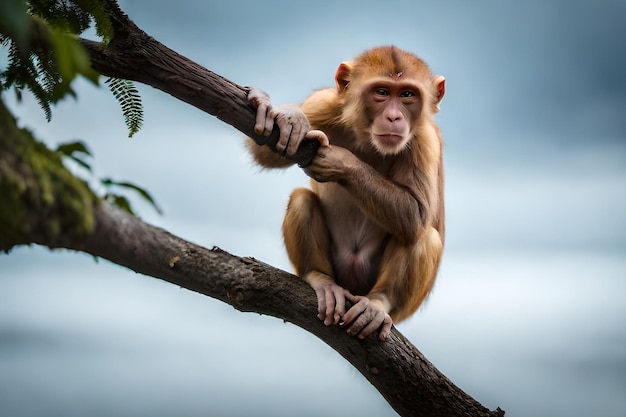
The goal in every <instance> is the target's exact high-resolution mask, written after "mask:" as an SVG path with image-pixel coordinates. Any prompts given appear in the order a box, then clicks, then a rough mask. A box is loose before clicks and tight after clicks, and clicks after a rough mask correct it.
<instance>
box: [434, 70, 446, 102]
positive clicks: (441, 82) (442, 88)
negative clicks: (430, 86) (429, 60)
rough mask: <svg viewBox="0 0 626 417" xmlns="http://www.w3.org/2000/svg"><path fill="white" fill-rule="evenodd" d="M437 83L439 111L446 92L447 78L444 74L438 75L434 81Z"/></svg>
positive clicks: (436, 93) (436, 97)
mask: <svg viewBox="0 0 626 417" xmlns="http://www.w3.org/2000/svg"><path fill="white" fill-rule="evenodd" d="M433 83H434V84H435V90H436V92H435V111H439V103H441V99H443V95H444V94H445V93H446V78H445V77H444V76H443V75H438V76H436V77H435V80H434V81H433Z"/></svg>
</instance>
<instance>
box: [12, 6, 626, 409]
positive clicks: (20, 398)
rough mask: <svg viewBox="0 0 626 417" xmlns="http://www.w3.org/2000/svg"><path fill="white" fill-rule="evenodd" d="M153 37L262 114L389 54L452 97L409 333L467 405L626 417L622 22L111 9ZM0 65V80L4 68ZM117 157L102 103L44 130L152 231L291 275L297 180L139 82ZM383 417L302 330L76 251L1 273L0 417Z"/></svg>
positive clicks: (114, 115)
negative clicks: (428, 263) (437, 209)
mask: <svg viewBox="0 0 626 417" xmlns="http://www.w3.org/2000/svg"><path fill="white" fill-rule="evenodd" d="M120 5H121V7H122V8H123V10H125V11H126V12H127V13H128V15H129V16H130V17H131V18H132V19H133V20H134V21H135V22H136V23H137V24H138V25H139V27H141V28H142V29H144V30H145V31H146V32H147V33H149V34H150V35H152V36H153V37H155V38H156V39H157V40H159V41H161V42H163V43H165V44H166V45H167V46H169V47H170V48H172V49H174V50H176V51H177V52H179V53H181V54H183V55H185V56H187V57H188V58H190V59H192V60H194V61H196V62H198V63H200V64H202V65H204V66H206V67H207V68H209V69H211V70H213V71H215V72H217V73H219V74H220V75H223V76H225V77H227V78H229V79H230V80H232V81H234V82H236V83H238V84H241V85H253V86H256V87H259V88H261V89H263V90H265V91H267V92H268V93H269V94H270V96H271V97H272V100H273V102H274V103H275V104H276V105H280V104H287V103H299V102H301V101H302V100H304V98H305V97H306V96H307V95H308V94H310V92H312V91H313V90H315V89H318V88H323V87H328V86H333V85H334V81H333V76H334V72H335V69H336V67H337V65H338V64H339V63H340V62H341V61H345V60H349V59H351V58H352V57H354V56H355V55H357V54H359V53H360V52H362V51H363V50H364V49H366V48H369V47H373V46H377V45H384V44H395V45H397V46H398V47H401V48H403V49H407V50H409V51H412V52H414V53H416V54H417V55H419V56H420V57H422V58H424V59H425V60H426V61H427V62H428V63H429V64H430V66H431V68H432V70H433V71H434V72H435V73H438V74H442V75H444V76H446V80H447V83H446V87H447V90H446V96H445V98H444V100H443V102H442V104H441V111H440V113H439V114H438V116H437V121H438V123H439V126H440V127H441V130H442V132H443V135H444V140H445V167H446V181H447V182H446V204H447V238H446V244H447V246H446V249H445V252H444V258H443V263H442V266H441V270H440V274H439V278H438V281H437V284H436V286H435V290H434V292H433V293H432V295H431V297H430V299H429V300H428V302H427V303H426V304H425V305H424V306H423V307H422V309H421V310H420V311H419V312H418V313H417V314H416V315H415V316H413V317H412V318H411V319H410V320H408V321H406V322H404V323H402V324H400V325H399V329H400V331H402V332H403V333H404V334H405V335H406V336H407V337H408V338H409V339H410V340H411V341H412V342H413V343H414V344H415V345H416V346H417V347H418V349H420V350H421V351H422V352H423V353H424V354H425V355H426V357H427V358H428V359H429V360H430V361H431V362H433V363H434V364H435V366H437V367H438V368H439V369H440V370H441V371H442V372H443V373H445V374H446V375H447V376H448V377H449V378H450V379H451V380H452V381H454V382H455V384H457V385H458V386H459V387H461V388H462V389H464V390H465V391H467V392H468V393H469V394H470V395H472V396H473V397H474V398H476V399H477V400H478V401H480V402H482V403H483V404H484V405H485V406H487V407H489V408H491V409H494V408H495V407H498V406H499V407H501V408H502V409H504V410H506V411H507V416H551V417H553V416H568V417H577V416H589V415H593V416H598V417H601V416H607V417H608V416H624V415H626V395H624V394H625V393H626V324H625V323H626V320H625V319H626V257H625V255H626V233H625V232H626V82H625V81H624V75H625V74H626V43H625V42H624V40H625V39H626V25H625V24H624V22H625V18H626V1H623V0H599V1H594V2H592V1H587V0H553V1H550V2H546V1H539V0H528V1H524V2H511V1H509V2H504V1H487V0H484V1H483V0H481V1H475V2H462V1H441V2H427V1H415V0H411V1H404V0H398V1H395V2H392V3H387V2H380V1H369V0H362V1H342V2H334V1H327V0H317V1H315V2H313V1H309V2H304V1H266V2H258V1H252V0H230V1H228V2H225V1H224V2H216V1H214V2H196V1H191V0H179V1H177V2H171V1H156V0H152V1H146V0H144V1H139V0H136V1H132V0H125V1H120ZM2 64H3V65H4V64H5V62H3V63H2ZM138 88H139V89H140V92H141V94H142V98H143V104H144V107H145V124H144V128H143V129H142V130H141V131H140V133H138V134H137V135H135V136H134V137H133V138H132V139H128V138H127V132H126V128H125V126H124V123H123V118H122V114H121V110H120V109H119V107H118V105H117V102H116V101H115V99H114V98H113V96H112V95H111V94H110V93H109V92H108V90H107V88H106V87H101V88H95V87H93V86H92V85H89V84H87V83H86V82H79V83H78V84H77V85H76V90H77V92H78V100H72V99H68V100H65V101H64V102H62V103H60V104H59V105H57V106H56V107H55V108H54V109H53V119H52V122H51V123H46V121H45V118H44V114H43V112H42V111H41V110H40V109H39V108H38V106H37V104H36V103H35V101H34V100H33V99H32V98H31V97H29V96H27V97H26V98H25V100H24V101H23V102H21V103H17V102H16V101H15V100H14V99H13V95H12V94H5V96H4V97H3V98H4V99H5V100H6V101H7V102H8V103H9V104H10V106H11V108H12V110H13V111H14V112H15V114H16V115H17V116H18V117H19V122H20V124H21V125H22V126H25V127H28V128H29V129H32V130H33V131H34V133H35V134H36V136H37V137H38V138H39V139H41V140H43V141H45V142H46V143H48V144H49V145H50V146H55V145H56V144H58V143H62V142H67V141H73V140H84V141H86V142H87V144H88V145H89V147H90V149H91V151H92V152H93V154H94V155H95V158H94V159H93V160H92V161H91V162H92V165H93V167H94V173H95V175H96V176H101V177H106V176H111V177H113V178H114V179H117V180H129V181H132V182H134V183H137V184H139V185H141V186H143V187H145V188H146V189H148V190H149V191H150V192H151V193H152V194H153V196H154V197H155V198H156V199H157V202H158V203H159V205H160V206H161V207H162V208H163V210H164V215H163V216H159V215H158V214H156V213H155V212H154V211H153V210H152V209H151V208H150V207H148V206H147V205H145V204H143V203H142V202H141V201H136V202H135V205H136V207H137V208H138V210H139V214H140V216H141V217H142V218H143V219H145V220H146V221H148V222H150V223H152V224H155V225H158V226H160V227H163V228H165V229H167V230H169V231H170V232H172V233H174V234H177V235H178V236H181V237H183V238H185V239H187V240H190V241H192V242H194V243H197V244H201V245H203V246H206V247H212V246H214V245H216V246H219V247H220V248H222V249H224V250H227V251H229V252H231V253H233V254H235V255H239V256H253V257H255V258H257V259H260V260H262V261H264V262H267V263H269V264H272V265H274V266H277V267H280V268H283V269H286V270H291V268H290V265H289V263H288V260H287V257H286V254H285V251H284V249H283V246H282V238H281V233H280V224H281V221H282V216H283V213H284V209H285V205H286V202H287V198H288V195H289V193H290V191H291V190H292V189H293V188H295V187H297V186H302V185H306V184H307V183H308V180H307V177H306V176H305V175H304V174H303V173H302V172H301V170H299V169H298V168H295V167H294V168H290V169H289V170H285V171H280V172H274V171H262V170H260V169H258V168H256V167H255V166H254V165H253V164H252V162H251V159H250V158H249V156H248V155H247V154H246V153H245V151H244V147H243V138H242V135H241V134H240V133H239V132H238V131H236V130H235V129H234V128H232V127H230V126H228V125H225V124H223V123H222V122H220V121H219V120H217V119H215V118H213V117H212V116H210V115H207V114H204V113H202V112H200V111H199V110H196V109H195V108H192V107H190V106H189V105H187V104H184V103H182V102H178V101H177V100H176V99H174V98H172V97H170V96H167V95H166V94H164V93H162V92H160V91H157V90H154V89H152V88H150V87H146V86H142V85H138ZM348 413H349V414H351V415H362V416H394V415H396V414H395V412H394V411H393V410H392V409H391V408H390V407H389V406H388V405H387V403H386V402H385V401H384V400H383V398H382V397H381V396H380V395H379V393H378V392H377V391H376V390H375V389H374V388H372V387H371V386H370V385H369V383H368V382H367V381H366V380H365V379H364V378H363V377H362V376H361V375H360V374H359V373H358V372H357V371H355V370H354V369H353V368H351V366H350V365H349V364H348V363H347V362H345V361H344V360H342V359H341V358H340V357H339V355H338V354H336V353H335V352H334V351H333V350H331V349H330V348H328V347H327V346H326V345H325V344H323V343H322V342H321V341H319V340H318V339H316V338H315V337H313V336H311V335H310V334H308V333H306V332H304V331H302V330H300V329H299V328H296V327H295V326H293V325H290V324H286V323H283V322H282V321H280V320H277V319H274V318H269V317H263V316H259V315H256V314H249V313H239V312H237V311H235V310H234V309H233V308H232V307H230V306H228V305H225V304H222V303H220V302H218V301H216V300H213V299H210V298H207V297H204V296H201V295H198V294H196V293H193V292H190V291H187V290H184V289H180V288H179V287H177V286H174V285H171V284H168V283H165V282H162V281H159V280H157V279H154V278H149V277H145V276H142V275H137V274H135V273H133V272H131V271H128V270H126V269H124V268H121V267H119V266H116V265H113V264H111V263H109V262H107V261H103V260H101V261H95V260H94V259H93V258H91V257H89V256H87V255H84V254H80V253H73V252H69V251H50V250H48V249H45V248H41V247H35V246H33V247H20V248H16V249H14V250H13V251H12V252H11V253H10V254H9V255H8V256H7V255H6V254H3V255H0V415H3V416H24V417H29V416H44V415H45V416H55V415H59V416H61V415H62V416H65V417H71V416H85V415H90V416H102V417H105V416H152V417H158V416H170V415H181V416H200V415H203V416H204V415H215V416H218V415H219V416H249V415H257V416H265V415H267V416H293V415H298V416H320V415H327V416H335V415H337V416H338V415H346V414H348Z"/></svg>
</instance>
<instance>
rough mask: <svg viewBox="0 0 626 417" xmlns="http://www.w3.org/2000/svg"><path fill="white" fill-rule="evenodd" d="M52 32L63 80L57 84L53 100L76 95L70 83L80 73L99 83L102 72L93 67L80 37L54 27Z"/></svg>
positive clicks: (57, 62)
mask: <svg viewBox="0 0 626 417" xmlns="http://www.w3.org/2000/svg"><path fill="white" fill-rule="evenodd" d="M50 33H51V35H52V36H51V39H52V44H53V48H54V56H55V60H56V69H57V71H58V73H59V75H60V76H61V82H60V83H58V84H57V85H56V86H55V88H54V91H53V93H52V101H53V102H55V101H58V100H59V99H61V98H62V97H63V96H65V95H66V94H71V95H73V96H75V95H76V94H75V93H74V91H73V90H72V88H71V87H70V84H71V82H72V81H73V80H74V78H76V77H77V76H78V75H82V76H84V77H85V78H87V79H88V80H89V81H91V82H92V83H94V84H96V85H98V77H99V76H100V74H99V73H98V72H96V71H95V70H94V69H92V68H91V65H90V62H89V55H88V54H87V52H86V51H85V49H84V48H83V46H82V45H81V44H80V41H79V40H78V38H77V37H76V36H73V35H70V34H67V33H65V32H62V31H60V30H56V29H52V30H51V31H50Z"/></svg>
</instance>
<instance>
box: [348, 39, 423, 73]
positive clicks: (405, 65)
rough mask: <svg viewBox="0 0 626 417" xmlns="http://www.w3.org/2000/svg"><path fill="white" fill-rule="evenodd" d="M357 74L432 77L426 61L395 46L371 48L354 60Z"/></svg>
mask: <svg viewBox="0 0 626 417" xmlns="http://www.w3.org/2000/svg"><path fill="white" fill-rule="evenodd" d="M354 70H355V74H354V75H355V76H359V75H361V76H379V77H387V78H389V79H408V78H420V77H430V69H429V68H428V65H427V64H426V62H424V61H423V60H422V59H421V58H419V57H417V56H416V55H414V54H412V53H410V52H406V51H404V50H402V49H399V48H396V47H394V46H383V47H378V48H374V49H370V50H367V51H365V52H364V53H362V54H361V55H359V56H358V57H357V58H356V59H355V61H354Z"/></svg>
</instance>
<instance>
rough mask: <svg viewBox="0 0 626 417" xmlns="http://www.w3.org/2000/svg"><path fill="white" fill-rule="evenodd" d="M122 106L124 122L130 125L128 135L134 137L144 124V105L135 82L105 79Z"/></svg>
mask: <svg viewBox="0 0 626 417" xmlns="http://www.w3.org/2000/svg"><path fill="white" fill-rule="evenodd" d="M104 83H105V84H106V85H108V86H109V89H110V90H111V92H112V93H113V96H114V97H115V99H116V100H117V101H118V103H120V106H121V107H122V114H123V115H124V122H125V123H126V126H127V127H128V136H129V137H132V136H133V135H134V134H135V133H137V132H138V131H139V129H141V125H142V124H143V105H142V104H141V96H140V95H139V91H137V88H136V87H135V84H134V83H133V82H132V81H129V80H123V79H121V78H108V79H106V80H105V81H104Z"/></svg>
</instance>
